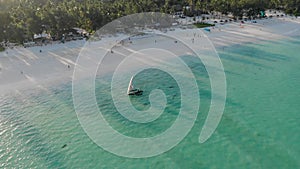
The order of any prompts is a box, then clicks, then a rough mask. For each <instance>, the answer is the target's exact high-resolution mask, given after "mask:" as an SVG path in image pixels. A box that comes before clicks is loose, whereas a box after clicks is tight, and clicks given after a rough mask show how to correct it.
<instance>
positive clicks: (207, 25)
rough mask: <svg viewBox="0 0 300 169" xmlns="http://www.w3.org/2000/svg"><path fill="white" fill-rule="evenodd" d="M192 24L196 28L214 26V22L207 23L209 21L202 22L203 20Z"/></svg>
mask: <svg viewBox="0 0 300 169" xmlns="http://www.w3.org/2000/svg"><path fill="white" fill-rule="evenodd" d="M194 25H195V26H196V27H197V28H205V27H210V26H215V25H214V24H209V23H204V22H200V23H195V24H194Z"/></svg>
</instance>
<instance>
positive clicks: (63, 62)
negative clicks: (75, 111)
mask: <svg viewBox="0 0 300 169" xmlns="http://www.w3.org/2000/svg"><path fill="white" fill-rule="evenodd" d="M299 29H300V19H295V18H294V19H291V18H287V17H285V18H279V19H278V18H274V19H263V20H257V23H251V22H246V23H245V24H240V23H237V22H235V23H228V24H225V25H217V26H216V27H215V28H214V29H211V32H210V33H209V32H206V33H205V34H206V35H207V36H208V38H209V39H210V40H211V41H212V42H213V44H214V45H215V46H216V47H217V48H222V47H225V46H231V45H235V44H241V43H246V42H259V41H264V40H277V39H282V38H291V37H293V36H300V30H299ZM176 31H179V28H177V29H175V30H174V31H170V32H167V34H168V33H170V34H172V33H176ZM181 31H182V30H181ZM185 31H186V37H185V38H190V39H192V38H193V37H194V33H195V32H197V31H200V30H199V29H186V30H185ZM199 38H201V37H199ZM94 43H96V42H94ZM153 43H154V41H153V38H151V37H145V38H136V39H133V43H132V44H130V45H134V48H135V49H139V46H141V45H143V47H144V48H145V46H147V45H149V44H151V45H153ZM170 43H174V42H172V41H171V40H170V41H164V42H159V45H160V47H166V49H170ZM84 44H85V41H84V40H81V41H72V42H67V43H65V44H53V45H50V44H49V45H47V46H42V47H40V46H37V47H31V48H23V47H16V48H14V49H8V50H7V51H5V52H1V53H0V94H5V93H7V92H19V91H20V90H22V89H28V88H31V89H34V88H40V89H47V87H48V86H50V85H55V84H60V83H62V82H68V81H71V80H72V75H73V69H74V66H75V63H76V59H77V57H78V55H79V53H80V50H81V49H82V47H83V46H84ZM201 48H203V49H205V45H199V49H201ZM40 50H41V52H40ZM174 50H178V49H176V47H174ZM112 62H113V59H112ZM68 65H69V66H70V68H68ZM107 67H109V65H107Z"/></svg>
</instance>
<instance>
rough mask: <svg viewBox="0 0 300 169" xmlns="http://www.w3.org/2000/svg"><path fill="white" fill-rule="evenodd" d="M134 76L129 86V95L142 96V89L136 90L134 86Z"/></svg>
mask: <svg viewBox="0 0 300 169" xmlns="http://www.w3.org/2000/svg"><path fill="white" fill-rule="evenodd" d="M132 81H133V76H132V77H131V79H130V82H129V85H128V90H127V94H128V95H142V94H143V90H140V89H135V88H134V86H133V83H132Z"/></svg>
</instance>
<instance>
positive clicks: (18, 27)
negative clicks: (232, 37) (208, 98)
mask: <svg viewBox="0 0 300 169" xmlns="http://www.w3.org/2000/svg"><path fill="white" fill-rule="evenodd" d="M186 6H189V7H190V8H185V7H186ZM269 8H271V9H281V10H284V11H285V12H287V13H288V14H294V15H299V14H300V0H0V23H1V24H0V42H2V41H8V40H9V41H10V42H15V43H22V42H23V41H26V40H31V39H32V38H33V35H34V34H35V33H42V32H43V31H46V32H48V33H50V34H51V35H52V36H54V37H56V38H57V39H59V38H61V36H62V34H64V33H68V32H69V30H70V29H71V28H73V27H79V28H83V29H85V30H87V31H88V32H90V33H93V32H94V31H95V30H97V29H99V28H101V27H102V26H104V25H105V24H107V23H108V22H110V21H112V20H114V19H116V18H119V17H122V16H125V15H130V14H133V13H140V12H150V11H151V12H163V13H168V14H173V13H175V12H177V11H184V14H185V15H189V16H196V15H199V14H201V13H210V12H212V11H219V12H221V13H223V14H228V13H232V14H233V15H234V16H235V17H241V16H243V15H247V16H254V17H257V16H258V15H259V14H260V12H261V11H265V9H269ZM199 26H200V25H199Z"/></svg>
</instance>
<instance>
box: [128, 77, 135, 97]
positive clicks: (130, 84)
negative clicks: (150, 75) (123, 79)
mask: <svg viewBox="0 0 300 169" xmlns="http://www.w3.org/2000/svg"><path fill="white" fill-rule="evenodd" d="M132 80H133V76H132V77H131V79H130V82H129V85H128V89H127V94H129V93H130V91H131V90H133V89H134V87H133V84H132Z"/></svg>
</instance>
